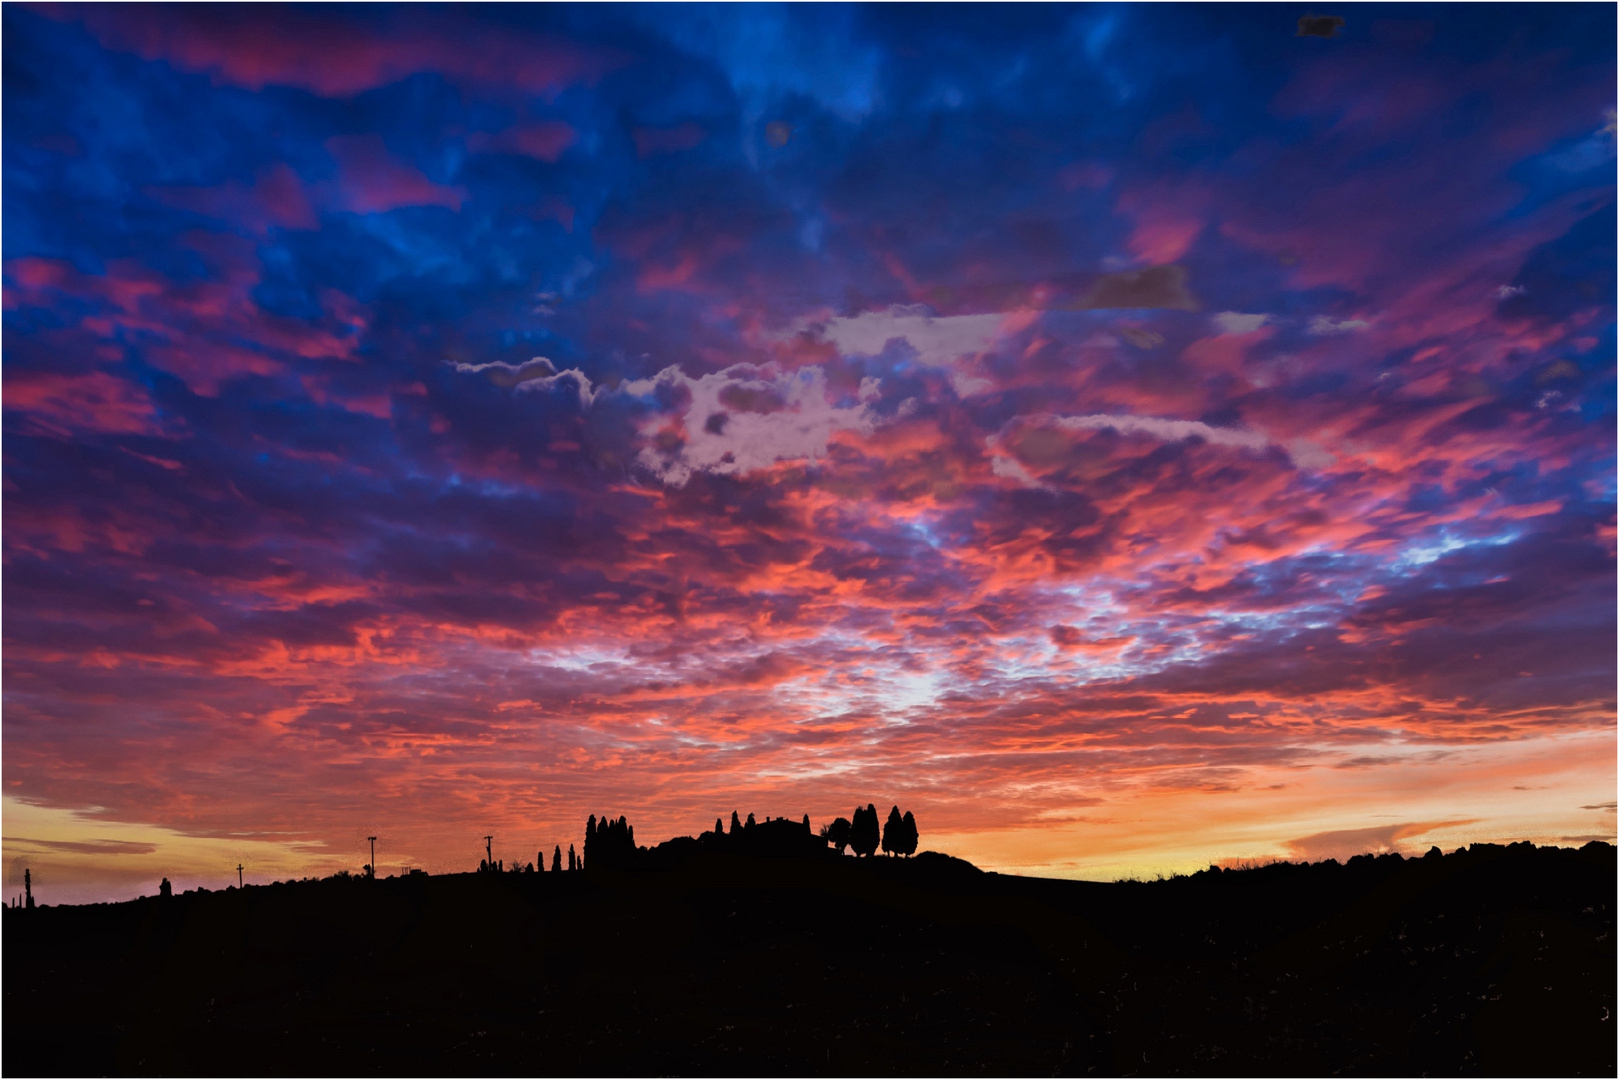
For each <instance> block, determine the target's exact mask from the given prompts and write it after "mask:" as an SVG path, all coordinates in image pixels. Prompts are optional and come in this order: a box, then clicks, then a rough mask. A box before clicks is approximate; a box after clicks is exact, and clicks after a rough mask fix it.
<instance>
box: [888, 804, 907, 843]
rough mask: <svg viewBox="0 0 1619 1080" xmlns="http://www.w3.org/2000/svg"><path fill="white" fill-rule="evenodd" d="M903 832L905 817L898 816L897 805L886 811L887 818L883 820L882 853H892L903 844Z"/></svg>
mask: <svg viewBox="0 0 1619 1080" xmlns="http://www.w3.org/2000/svg"><path fill="white" fill-rule="evenodd" d="M904 832H905V819H904V818H902V817H900V816H899V807H897V806H895V807H893V808H891V809H890V810H889V811H888V820H887V821H885V822H883V853H884V854H885V855H894V854H897V853H898V852H899V849H900V847H901V845H903V844H904V842H905V841H904V840H903V839H902V834H903V833H904Z"/></svg>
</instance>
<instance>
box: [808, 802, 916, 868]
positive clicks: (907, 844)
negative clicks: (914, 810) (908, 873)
mask: <svg viewBox="0 0 1619 1080" xmlns="http://www.w3.org/2000/svg"><path fill="white" fill-rule="evenodd" d="M821 837H822V839H824V840H825V841H826V842H827V843H829V844H831V845H832V846H833V847H834V848H836V849H837V852H838V854H839V855H842V854H843V849H844V848H849V849H851V850H852V851H853V852H854V853H855V854H856V855H864V856H870V855H875V854H876V853H877V849H878V848H879V847H881V848H882V850H883V852H884V853H885V854H888V855H914V854H916V844H917V841H918V839H919V838H920V837H919V835H918V833H917V831H916V818H914V817H912V816H911V812H910V811H909V810H907V811H905V813H904V814H903V815H901V814H900V812H899V807H897V806H896V807H894V808H892V809H891V810H889V811H888V820H887V821H886V822H884V823H883V826H882V831H881V834H880V835H879V833H878V827H877V807H876V806H874V805H873V804H871V803H867V804H866V805H865V806H864V807H859V806H857V807H855V809H854V820H853V821H851V820H849V819H848V818H841V817H840V818H835V819H834V820H833V821H832V822H831V823H830V824H828V825H823V826H821Z"/></svg>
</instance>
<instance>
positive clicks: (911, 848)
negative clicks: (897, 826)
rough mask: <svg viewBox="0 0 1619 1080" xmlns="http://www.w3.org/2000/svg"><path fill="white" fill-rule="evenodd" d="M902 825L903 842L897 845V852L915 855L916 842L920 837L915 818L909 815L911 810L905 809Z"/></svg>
mask: <svg viewBox="0 0 1619 1080" xmlns="http://www.w3.org/2000/svg"><path fill="white" fill-rule="evenodd" d="M904 825H905V833H904V843H903V844H902V845H901V846H900V847H899V853H900V854H901V855H915V854H916V842H917V841H918V840H920V839H921V837H920V836H919V835H918V834H917V831H916V819H915V818H914V817H912V816H911V812H910V811H909V810H907V811H905V818H904Z"/></svg>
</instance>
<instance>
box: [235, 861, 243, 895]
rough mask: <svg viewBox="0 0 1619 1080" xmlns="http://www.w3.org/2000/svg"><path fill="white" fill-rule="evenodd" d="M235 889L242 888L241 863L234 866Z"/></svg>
mask: <svg viewBox="0 0 1619 1080" xmlns="http://www.w3.org/2000/svg"><path fill="white" fill-rule="evenodd" d="M236 887H237V888H238V889H240V888H241V887H242V864H241V863H237V864H236Z"/></svg>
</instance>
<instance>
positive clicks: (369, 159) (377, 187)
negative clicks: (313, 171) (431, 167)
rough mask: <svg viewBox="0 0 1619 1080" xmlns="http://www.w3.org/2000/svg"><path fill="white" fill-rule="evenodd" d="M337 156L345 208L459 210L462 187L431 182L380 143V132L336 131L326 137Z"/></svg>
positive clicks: (464, 195) (340, 194)
mask: <svg viewBox="0 0 1619 1080" xmlns="http://www.w3.org/2000/svg"><path fill="white" fill-rule="evenodd" d="M326 149H327V150H328V151H329V152H330V153H331V155H332V157H333V158H335V159H336V160H337V164H338V168H339V169H340V170H341V171H340V173H339V178H338V201H339V204H340V205H341V206H342V207H343V209H345V210H350V211H353V212H355V213H359V214H380V213H385V212H387V211H389V210H394V209H397V208H399V207H401V206H447V207H449V208H450V209H451V210H460V209H461V204H462V202H464V201H465V200H466V198H467V193H466V191H465V190H463V189H462V188H458V187H445V186H443V185H440V184H435V183H433V182H432V181H431V180H429V179H428V178H427V177H426V176H424V175H423V174H422V172H421V170H419V169H417V168H415V167H413V166H411V165H409V164H406V163H405V162H403V161H401V160H400V159H399V158H397V157H395V156H394V155H393V154H391V153H389V152H388V148H387V147H386V146H385V145H384V144H383V141H382V136H380V135H339V136H333V137H332V138H330V139H327V140H326Z"/></svg>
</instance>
